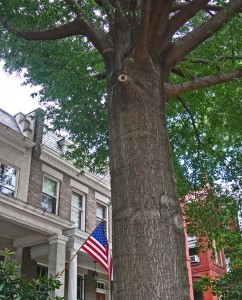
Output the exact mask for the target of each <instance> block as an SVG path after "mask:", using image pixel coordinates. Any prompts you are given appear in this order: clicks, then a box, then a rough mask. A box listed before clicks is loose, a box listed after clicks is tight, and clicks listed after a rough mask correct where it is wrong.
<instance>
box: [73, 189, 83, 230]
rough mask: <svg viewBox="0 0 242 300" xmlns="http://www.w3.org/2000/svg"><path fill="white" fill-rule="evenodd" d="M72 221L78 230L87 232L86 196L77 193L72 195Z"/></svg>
mask: <svg viewBox="0 0 242 300" xmlns="http://www.w3.org/2000/svg"><path fill="white" fill-rule="evenodd" d="M71 221H72V222H74V223H75V225H76V227H77V228H78V229H81V230H85V196H84V195H81V194H78V193H75V192H72V195H71Z"/></svg>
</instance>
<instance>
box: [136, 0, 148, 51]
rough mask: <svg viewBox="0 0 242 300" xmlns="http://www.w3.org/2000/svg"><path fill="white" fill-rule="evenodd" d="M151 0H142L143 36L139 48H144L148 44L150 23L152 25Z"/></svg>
mask: <svg viewBox="0 0 242 300" xmlns="http://www.w3.org/2000/svg"><path fill="white" fill-rule="evenodd" d="M150 2H151V0H143V2H142V18H141V28H142V29H141V37H140V42H139V46H138V48H141V49H144V48H146V45H147V39H148V33H149V25H150V4H151V3H150Z"/></svg>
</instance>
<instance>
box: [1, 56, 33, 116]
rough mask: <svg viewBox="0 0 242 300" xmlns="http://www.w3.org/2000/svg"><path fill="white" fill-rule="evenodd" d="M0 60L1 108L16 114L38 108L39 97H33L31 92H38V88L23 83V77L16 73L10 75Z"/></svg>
mask: <svg viewBox="0 0 242 300" xmlns="http://www.w3.org/2000/svg"><path fill="white" fill-rule="evenodd" d="M2 66H3V64H2V63H1V62H0V108H2V109H4V110H5V111H7V112H8V113H10V114H12V115H15V114H16V113H18V112H22V113H25V114H26V113H28V112H31V111H32V110H34V109H36V108H37V107H38V106H39V105H38V100H37V98H34V99H33V98H31V96H30V94H31V93H33V92H37V91H38V88H30V87H28V86H22V85H21V82H22V80H21V78H18V77H16V75H8V74H7V73H5V72H4V71H3V69H2Z"/></svg>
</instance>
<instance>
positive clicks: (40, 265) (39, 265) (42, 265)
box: [36, 262, 49, 278]
mask: <svg viewBox="0 0 242 300" xmlns="http://www.w3.org/2000/svg"><path fill="white" fill-rule="evenodd" d="M38 267H41V268H45V269H47V276H41V275H39V276H38ZM36 273H37V278H39V277H42V278H48V276H49V266H48V265H45V264H41V263H38V262H37V268H36Z"/></svg>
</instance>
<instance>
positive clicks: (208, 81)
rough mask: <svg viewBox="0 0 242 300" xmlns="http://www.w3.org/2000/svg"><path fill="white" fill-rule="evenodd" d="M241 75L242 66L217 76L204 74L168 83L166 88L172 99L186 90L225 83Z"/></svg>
mask: <svg viewBox="0 0 242 300" xmlns="http://www.w3.org/2000/svg"><path fill="white" fill-rule="evenodd" d="M240 77H242V68H241V69H238V70H235V71H233V72H230V73H224V74H218V75H215V76H204V77H200V78H196V79H194V80H191V81H187V82H184V83H180V84H169V83H167V84H166V86H165V88H166V93H167V97H168V98H169V99H170V98H174V97H176V96H177V95H180V94H182V93H185V92H189V91H194V90H196V89H199V88H204V87H209V86H212V85H215V84H219V83H225V82H228V81H231V80H233V79H235V78H240Z"/></svg>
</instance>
